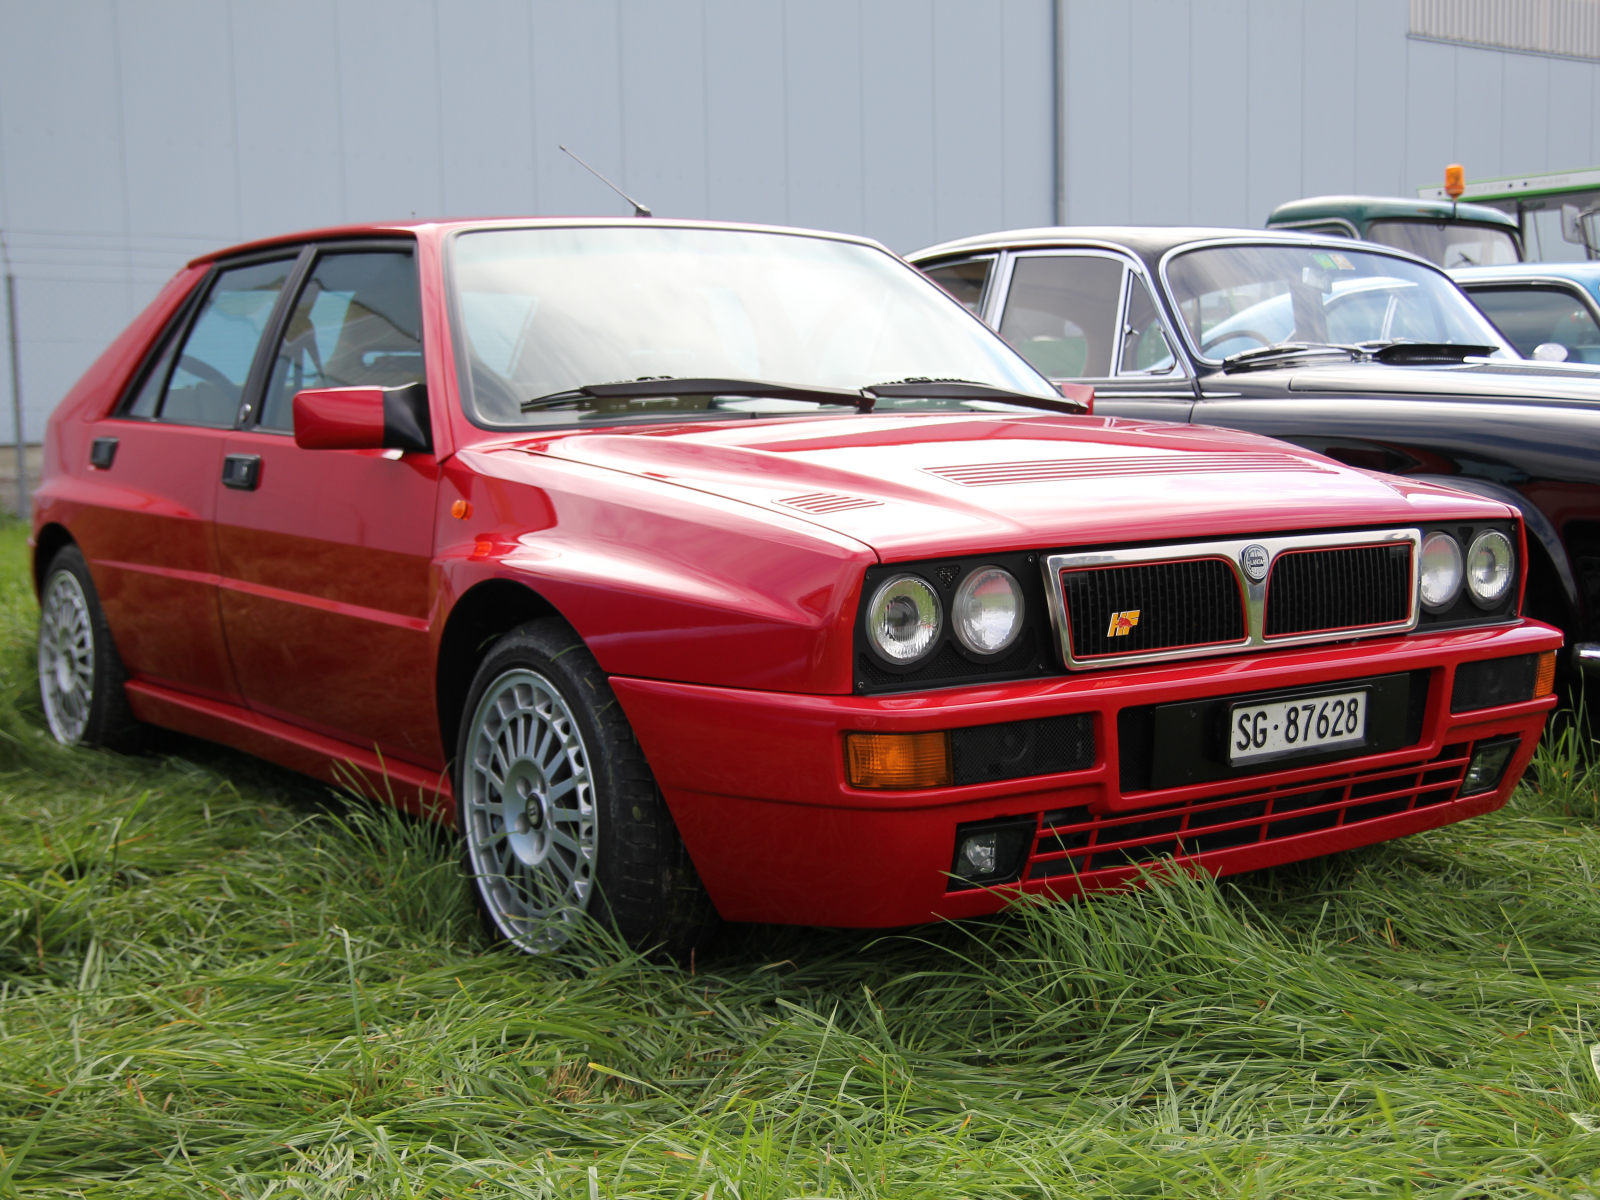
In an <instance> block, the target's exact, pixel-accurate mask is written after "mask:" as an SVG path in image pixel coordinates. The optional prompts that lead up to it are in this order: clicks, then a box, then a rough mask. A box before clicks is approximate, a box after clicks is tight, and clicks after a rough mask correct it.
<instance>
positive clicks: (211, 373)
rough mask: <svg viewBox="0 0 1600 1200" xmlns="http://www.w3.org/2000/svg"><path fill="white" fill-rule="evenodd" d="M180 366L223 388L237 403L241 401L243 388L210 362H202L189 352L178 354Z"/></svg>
mask: <svg viewBox="0 0 1600 1200" xmlns="http://www.w3.org/2000/svg"><path fill="white" fill-rule="evenodd" d="M178 366H179V367H181V368H182V369H183V370H185V371H187V372H189V374H191V375H193V376H194V377H195V378H196V379H203V380H205V381H206V382H207V383H209V384H211V385H212V386H213V387H218V388H221V389H222V390H223V392H224V393H225V394H226V395H227V397H228V399H230V400H232V401H233V402H234V403H235V404H237V403H239V397H240V395H241V394H242V392H243V389H242V388H240V386H239V385H238V384H236V383H234V381H233V380H231V379H229V378H228V377H227V376H226V375H224V374H223V373H222V372H221V371H219V370H217V369H216V368H215V367H213V366H212V365H211V364H210V363H208V362H201V361H200V360H199V359H198V358H190V357H189V355H187V354H180V355H179V356H178Z"/></svg>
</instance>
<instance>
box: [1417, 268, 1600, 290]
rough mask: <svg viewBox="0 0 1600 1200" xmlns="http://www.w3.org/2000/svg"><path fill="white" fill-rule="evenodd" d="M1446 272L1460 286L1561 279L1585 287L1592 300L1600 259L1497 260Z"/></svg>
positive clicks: (1598, 284)
mask: <svg viewBox="0 0 1600 1200" xmlns="http://www.w3.org/2000/svg"><path fill="white" fill-rule="evenodd" d="M1448 274H1449V276H1450V278H1452V279H1454V280H1455V281H1456V282H1457V283H1459V284H1463V285H1465V284H1469V283H1532V282H1535V281H1539V280H1565V281H1566V282H1568V283H1575V284H1577V285H1578V286H1579V287H1582V288H1587V289H1588V290H1589V291H1590V292H1591V293H1593V295H1594V296H1595V298H1596V299H1600V262H1524V263H1501V264H1499V265H1497V266H1492V267H1456V268H1455V269H1453V270H1451V271H1449V272H1448Z"/></svg>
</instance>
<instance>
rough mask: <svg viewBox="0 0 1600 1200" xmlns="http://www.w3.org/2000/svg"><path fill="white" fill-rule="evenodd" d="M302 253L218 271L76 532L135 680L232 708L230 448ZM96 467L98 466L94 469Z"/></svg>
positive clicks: (182, 319) (141, 388) (99, 469)
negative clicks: (218, 524)
mask: <svg viewBox="0 0 1600 1200" xmlns="http://www.w3.org/2000/svg"><path fill="white" fill-rule="evenodd" d="M294 263H295V259H294V256H293V254H292V253H291V254H289V255H287V256H284V255H281V254H280V255H279V256H278V257H275V258H267V259H265V260H257V261H254V262H246V263H237V264H229V265H225V266H221V267H219V268H217V269H216V270H215V271H213V273H212V274H211V276H210V277H209V278H208V279H207V280H206V281H205V282H204V283H203V284H202V285H201V286H200V287H199V288H198V289H196V298H195V300H194V301H192V302H191V303H190V304H189V305H187V306H186V307H185V309H184V310H183V311H182V312H181V313H180V314H179V316H178V317H177V318H176V319H175V320H174V321H173V323H172V325H171V326H170V327H169V328H168V329H167V331H166V333H165V335H164V337H163V340H162V341H160V342H159V343H157V346H156V349H155V351H154V353H152V354H151V356H150V357H149V359H148V360H147V362H146V364H145V367H144V369H143V371H142V373H141V374H140V376H139V377H138V380H137V382H136V383H135V385H134V387H133V388H131V389H130V390H129V393H128V394H127V396H126V397H125V398H124V399H123V402H122V403H121V404H120V405H119V406H118V408H117V409H116V410H115V411H114V413H113V414H112V415H111V416H110V417H108V418H107V419H105V420H103V421H100V422H97V423H96V428H95V430H94V444H95V446H96V450H95V453H96V455H97V458H98V461H95V465H94V468H93V477H94V480H95V482H96V483H97V484H99V485H101V486H100V488H99V494H100V495H101V496H103V497H104V498H105V502H104V503H97V504H94V505H92V506H90V507H89V508H88V509H87V510H85V511H84V512H83V514H82V515H81V517H80V519H79V520H78V521H76V522H75V523H74V524H75V532H76V534H77V536H78V538H79V541H80V543H81V546H82V549H83V551H84V554H85V555H86V557H87V558H88V560H89V565H90V570H91V571H92V572H93V574H94V579H95V587H96V589H97V590H98V591H99V593H100V600H101V603H102V605H103V606H104V608H105V611H106V618H107V621H108V623H109V625H110V627H111V629H112V631H113V634H114V636H115V638H116V642H117V649H118V651H119V653H120V654H121V656H122V661H123V665H124V666H125V667H126V668H127V670H128V672H129V674H130V676H132V677H133V678H134V679H138V680H144V681H146V682H150V683H154V684H158V685H161V686H165V687H171V688H176V689H179V690H182V691H186V692H191V693H194V694H197V695H201V696H205V697H209V698H212V699H221V700H230V701H236V700H237V698H238V697H237V692H238V688H237V683H236V680H235V678H234V675H233V671H232V667H231V665H230V662H229V658H228V654H227V649H226V645H225V642H224V639H223V633H222V624H221V619H220V614H219V611H218V607H217V586H216V585H217V578H218V565H217V553H216V545H215V540H214V537H213V517H214V504H215V498H216V490H217V482H218V479H219V478H220V476H221V472H222V462H223V454H224V447H225V444H226V442H227V440H228V437H229V434H230V431H231V430H232V428H233V426H234V423H235V421H236V419H237V417H238V413H239V407H240V401H241V399H242V397H243V394H244V391H245V388H246V385H247V381H248V380H249V378H250V374H251V369H252V365H253V364H254V361H255V358H256V355H257V353H258V350H259V348H260V345H261V342H262V340H263V334H264V332H265V330H266V328H267V326H268V324H269V321H270V318H271V315H272V312H273V309H274V306H275V305H276V303H277V301H278V298H279V296H280V294H281V293H282V291H283V288H284V286H285V284H286V282H287V280H288V278H289V275H290V272H291V271H292V269H293V267H294ZM92 461H94V460H92Z"/></svg>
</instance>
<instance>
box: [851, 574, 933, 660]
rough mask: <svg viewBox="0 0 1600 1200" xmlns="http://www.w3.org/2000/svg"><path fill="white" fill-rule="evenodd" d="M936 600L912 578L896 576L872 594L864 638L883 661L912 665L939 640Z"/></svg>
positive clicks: (911, 576) (925, 585)
mask: <svg viewBox="0 0 1600 1200" xmlns="http://www.w3.org/2000/svg"><path fill="white" fill-rule="evenodd" d="M943 615H944V614H943V612H942V611H941V610H940V608H939V597H938V596H937V595H936V594H935V593H934V590H933V588H931V587H930V586H928V584H927V583H926V582H924V581H923V580H921V579H918V578H917V577H916V576H915V575H896V576H895V577H894V578H893V579H891V580H889V581H888V582H886V583H884V584H882V585H881V586H880V587H879V588H878V590H877V591H876V592H874V593H873V594H872V603H871V604H869V605H868V606H867V636H868V637H870V638H871V639H872V644H873V645H874V646H876V647H877V648H878V652H879V653H880V654H882V655H883V656H884V657H885V658H888V659H892V660H893V661H895V662H898V663H912V662H916V661H917V659H919V658H921V657H922V656H923V655H924V654H926V653H927V652H928V651H929V650H931V649H933V644H934V642H935V641H937V640H938V637H939V625H940V622H941V620H942V619H943Z"/></svg>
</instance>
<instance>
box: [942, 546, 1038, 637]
mask: <svg viewBox="0 0 1600 1200" xmlns="http://www.w3.org/2000/svg"><path fill="white" fill-rule="evenodd" d="M951 607H952V608H953V609H954V611H953V612H952V613H951V615H950V619H951V621H952V622H953V623H954V626H955V631H956V637H957V638H959V639H960V641H961V644H962V645H963V646H965V647H966V648H967V649H968V650H971V651H972V652H973V653H974V654H998V653H1000V651H1002V650H1004V649H1005V648H1006V647H1007V646H1009V645H1011V643H1012V642H1014V641H1016V640H1017V634H1018V633H1020V632H1021V631H1022V588H1021V587H1019V586H1018V584H1017V581H1016V579H1015V578H1014V577H1013V576H1012V574H1011V572H1010V571H1002V570H1001V569H1000V568H999V567H979V568H978V569H977V570H976V571H974V572H972V574H970V575H968V576H967V577H966V578H965V579H963V580H962V581H961V586H960V587H958V588H957V589H956V600H955V604H954V605H952V606H951Z"/></svg>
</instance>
